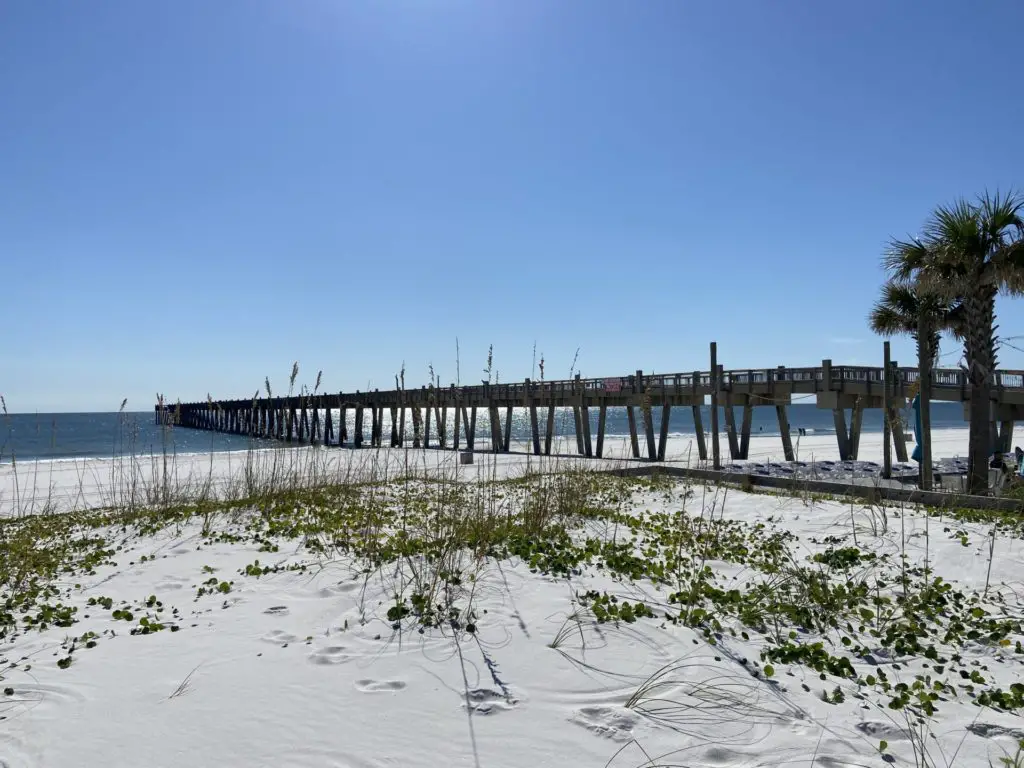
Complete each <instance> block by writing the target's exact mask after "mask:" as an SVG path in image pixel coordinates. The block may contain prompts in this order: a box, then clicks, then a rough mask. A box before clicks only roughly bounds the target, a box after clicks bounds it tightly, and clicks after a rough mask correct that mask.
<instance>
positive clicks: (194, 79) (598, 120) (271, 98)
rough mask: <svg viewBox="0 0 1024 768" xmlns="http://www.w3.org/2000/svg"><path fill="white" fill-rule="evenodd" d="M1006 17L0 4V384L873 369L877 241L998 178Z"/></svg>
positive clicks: (907, 352)
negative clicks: (716, 365)
mask: <svg viewBox="0 0 1024 768" xmlns="http://www.w3.org/2000/svg"><path fill="white" fill-rule="evenodd" d="M1022 28H1024V3H1021V2H1020V0H1003V1H1000V0H985V1H984V2H978V3H966V2H962V0H955V1H954V0H927V1H925V0H918V1H917V2H910V1H904V2H892V1H891V0H871V1H868V2H816V1H815V2H812V1H811V0H807V1H806V2H785V1H783V2H778V1H773V2H769V1H768V0H747V1H745V2H740V1H736V2H720V1H719V0H713V1H712V0H707V1H705V2H698V1H697V0H685V2H684V1H683V0H646V1H645V2H625V1H624V0H615V1H614V2H612V1H611V0H558V1H552V0H515V2H512V0H503V1H502V2H498V1H497V0H495V1H493V2H480V0H463V1H459V2H457V1H455V0H448V1H445V2H441V1H440V0H438V1H431V0H407V1H405V2H400V1H397V0H389V1H388V2H369V1H368V0H367V1H366V2H356V1H354V0H319V1H314V0H287V1H284V0H245V1H244V2H243V1H241V0H218V2H208V0H176V1H175V2H168V3H141V2H137V1H136V0H121V1H117V0H101V1H99V2H79V1H77V0H76V1H74V2H72V1H70V0H68V1H67V2H57V1H56V0H41V1H39V2H28V1H26V2H7V3H3V4H0V393H3V395H4V396H5V398H6V401H7V405H8V408H9V409H10V410H11V411H14V412H22V411H23V412H31V411H37V410H38V411H74V410H116V409H117V407H118V406H119V405H120V402H121V400H122V399H123V398H125V397H127V398H128V401H129V408H130V409H133V410H146V409H149V408H151V407H152V403H153V401H154V397H155V393H156V392H157V391H161V392H164V393H166V394H167V396H168V397H169V398H170V399H171V400H173V399H175V398H181V399H182V400H192V399H203V398H205V396H206V394H207V392H209V393H211V394H212V395H213V396H214V397H221V398H228V397H245V396H248V395H251V394H252V393H253V392H254V391H255V390H256V388H257V387H260V386H261V385H262V382H263V380H264V377H265V376H270V379H271V383H272V384H273V385H274V386H275V388H276V389H277V390H279V391H280V390H282V389H284V388H285V386H286V381H287V375H288V372H289V371H290V368H291V364H292V362H293V361H296V360H297V361H299V364H300V366H301V369H302V373H301V374H300V381H302V382H305V383H307V384H312V380H313V379H314V378H315V376H316V371H317V370H319V369H322V370H323V377H324V378H323V380H324V384H325V386H326V388H327V389H329V390H331V391H340V390H346V391H350V390H354V389H366V388H367V387H368V386H376V387H380V388H385V387H390V386H391V385H392V382H393V375H394V373H395V372H397V371H398V369H399V367H400V366H401V365H402V363H403V361H404V363H405V365H406V369H407V383H408V384H410V385H419V384H423V383H426V381H427V375H428V374H427V369H428V365H430V364H431V363H433V366H434V368H435V369H436V371H437V372H438V374H439V375H440V377H441V380H442V381H443V382H446V383H447V382H451V381H454V380H455V377H456V354H455V351H456V337H457V338H458V339H459V345H460V349H461V378H462V381H463V382H464V383H465V382H475V381H479V379H480V378H481V377H482V375H483V374H482V370H483V368H484V365H485V361H486V355H487V348H488V345H489V344H493V345H494V350H495V368H496V369H497V370H498V371H499V372H500V376H501V378H502V380H508V379H517V380H522V379H523V378H525V377H527V376H530V375H531V373H532V361H533V349H534V343H535V342H536V348H537V352H538V356H539V355H540V354H541V353H543V355H544V357H545V359H546V371H545V373H546V376H547V378H561V377H564V376H567V375H568V373H569V370H570V367H571V365H572V361H573V358H574V354H575V352H576V350H577V348H578V349H579V360H578V366H577V367H578V369H579V370H580V371H581V372H582V374H583V375H584V376H604V375H612V374H621V373H626V372H629V371H633V370H635V369H637V368H642V369H643V370H645V371H659V372H670V371H685V370H693V369H696V368H706V367H707V364H708V363H707V355H708V342H709V341H711V340H717V342H718V344H719V355H720V360H721V362H722V363H723V364H724V365H725V367H726V368H731V367H732V368H747V367H766V366H776V365H788V366H799V365H810V364H815V363H818V362H820V360H821V359H822V358H825V357H829V358H832V359H833V361H834V362H835V363H836V364H839V363H842V362H846V363H851V364H880V361H881V357H882V342H881V340H880V339H877V338H874V337H872V336H871V334H870V333H869V332H868V331H867V329H866V326H865V321H864V318H865V315H866V313H867V311H868V310H869V308H870V306H871V303H872V302H873V300H874V298H875V296H876V294H877V290H878V286H879V284H880V282H881V280H882V273H881V271H880V268H879V265H878V264H879V257H880V254H881V252H882V249H883V247H884V245H885V242H886V241H887V239H888V238H889V237H890V236H891V235H900V236H903V235H906V234H909V233H913V232H916V231H917V230H918V228H919V226H920V224H921V222H922V221H923V220H924V218H925V217H926V215H927V214H928V212H929V211H930V210H931V209H932V208H933V207H934V206H935V205H936V204H938V203H942V202H947V201H950V200H952V199H954V198H956V197H957V196H960V195H967V196H974V195H976V194H978V193H980V192H982V191H984V190H985V189H986V188H988V189H992V190H994V189H996V188H999V189H1003V190H1005V189H1008V188H1010V187H1017V188H1019V187H1021V186H1024V142H1022V140H1021V136H1022V133H1021V131H1022V128H1021V126H1022V125H1024V106H1022V102H1021V100H1020V98H1019V93H1018V91H1019V85H1020V73H1021V60H1020V30H1021V29H1022ZM1022 305H1024V301H1020V300H1017V301H1014V300H1009V299H1006V300H1001V301H1000V305H999V307H998V312H999V315H1000V320H1001V332H1002V333H1003V334H1004V335H1007V336H1015V335H1018V332H1019V334H1022V335H1024V306H1022ZM1013 343H1014V344H1017V345H1019V346H1021V347H1024V340H1020V341H1014V342H1013ZM943 352H944V353H950V354H949V356H948V357H947V358H946V361H947V362H950V363H955V362H956V358H957V351H956V348H955V345H954V344H952V343H949V344H946V345H944V348H943ZM893 354H894V357H896V358H898V359H899V360H900V362H904V363H908V364H912V363H913V357H914V353H913V349H912V345H911V344H910V343H909V342H905V341H899V342H896V343H894V353H893ZM1001 362H1002V364H1003V366H1004V367H1015V368H1024V353H1020V352H1017V351H1014V350H1010V349H1004V351H1003V353H1002V356H1001Z"/></svg>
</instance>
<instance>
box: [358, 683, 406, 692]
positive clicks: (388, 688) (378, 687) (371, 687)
mask: <svg viewBox="0 0 1024 768" xmlns="http://www.w3.org/2000/svg"><path fill="white" fill-rule="evenodd" d="M403 688H405V683H403V682H402V681H401V680H357V681H356V690H357V691H362V692H363V693H394V692H395V691H400V690H402V689H403Z"/></svg>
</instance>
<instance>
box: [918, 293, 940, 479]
mask: <svg viewBox="0 0 1024 768" xmlns="http://www.w3.org/2000/svg"><path fill="white" fill-rule="evenodd" d="M917 323H918V325H917V367H918V376H919V379H918V383H919V385H920V388H919V390H918V395H919V397H920V403H919V408H920V413H921V466H920V481H919V485H920V488H921V490H922V491H930V490H931V488H932V416H931V398H932V362H933V360H934V359H935V353H936V351H937V349H938V347H937V346H933V345H934V335H935V334H934V332H932V331H931V329H930V328H929V327H928V326H929V323H928V318H927V317H926V315H925V314H924V313H921V316H920V317H919V318H918V321H917Z"/></svg>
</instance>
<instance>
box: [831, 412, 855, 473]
mask: <svg viewBox="0 0 1024 768" xmlns="http://www.w3.org/2000/svg"><path fill="white" fill-rule="evenodd" d="M832 420H833V422H834V423H835V427H836V443H837V444H838V445H839V460H840V461H849V460H850V458H851V457H850V436H849V434H848V433H847V431H846V411H844V410H843V409H842V408H833V409H832Z"/></svg>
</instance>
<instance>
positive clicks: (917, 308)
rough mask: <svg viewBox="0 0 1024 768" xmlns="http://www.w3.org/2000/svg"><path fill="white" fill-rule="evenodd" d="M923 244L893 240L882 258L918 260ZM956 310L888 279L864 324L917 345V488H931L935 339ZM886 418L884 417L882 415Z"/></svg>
mask: <svg viewBox="0 0 1024 768" xmlns="http://www.w3.org/2000/svg"><path fill="white" fill-rule="evenodd" d="M925 247H926V246H924V245H923V244H921V243H919V242H916V241H912V242H900V241H895V242H893V243H892V245H891V247H890V251H889V253H888V254H886V259H889V258H896V256H897V254H899V255H900V256H901V258H902V261H901V262H900V263H906V262H907V261H908V260H913V259H915V258H918V257H919V256H920V254H919V253H918V252H919V250H920V249H922V248H925ZM958 317H959V307H958V306H956V304H955V303H954V302H950V301H949V300H947V299H945V298H943V297H941V296H939V295H937V294H935V293H934V292H930V291H928V290H926V289H924V288H922V286H921V284H920V283H916V282H907V281H900V280H889V281H887V282H886V283H885V285H883V286H882V295H881V297H880V298H879V300H878V301H877V302H876V303H875V306H874V307H873V308H872V310H871V312H870V313H869V314H868V325H869V327H870V328H871V330H872V331H874V332H875V333H877V334H879V335H880V336H889V337H891V336H900V335H907V336H911V337H912V338H913V339H914V341H915V342H916V344H917V360H918V371H919V382H920V397H921V399H920V414H921V431H922V433H923V434H922V438H923V440H922V445H921V487H922V488H926V489H927V488H931V480H932V472H931V469H932V464H931V450H930V447H931V443H930V441H929V439H928V437H927V436H928V435H929V434H930V431H931V409H930V408H929V403H930V401H931V387H930V384H931V378H932V369H933V368H934V367H935V365H936V364H937V363H938V356H939V340H940V338H941V333H942V331H945V330H954V331H955V330H956V327H957V324H958ZM886 418H888V414H886Z"/></svg>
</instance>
